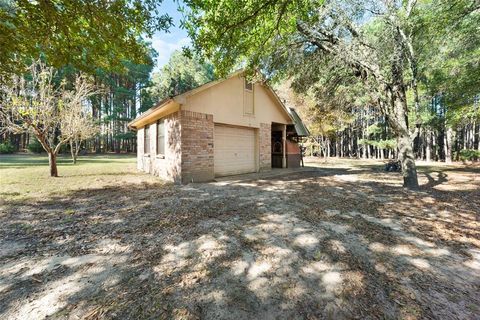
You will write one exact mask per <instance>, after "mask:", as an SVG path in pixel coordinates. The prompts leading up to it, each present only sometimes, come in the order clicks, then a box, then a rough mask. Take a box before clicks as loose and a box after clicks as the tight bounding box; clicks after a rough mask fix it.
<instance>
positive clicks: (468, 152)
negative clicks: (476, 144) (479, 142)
mask: <svg viewBox="0 0 480 320" xmlns="http://www.w3.org/2000/svg"><path fill="white" fill-rule="evenodd" d="M458 157H459V159H460V160H462V161H478V160H479V159H480V151H479V150H473V149H463V150H460V151H459V153H458Z"/></svg>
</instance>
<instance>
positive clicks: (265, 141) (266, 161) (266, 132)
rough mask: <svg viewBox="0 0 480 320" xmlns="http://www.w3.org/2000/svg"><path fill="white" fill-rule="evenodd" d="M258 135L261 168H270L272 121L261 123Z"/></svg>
mask: <svg viewBox="0 0 480 320" xmlns="http://www.w3.org/2000/svg"><path fill="white" fill-rule="evenodd" d="M258 137H259V144H260V170H262V171H264V170H270V169H271V168H272V125H271V124H270V123H261V124H260V130H259V134H258Z"/></svg>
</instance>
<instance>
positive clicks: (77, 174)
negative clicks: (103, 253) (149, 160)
mask: <svg viewBox="0 0 480 320" xmlns="http://www.w3.org/2000/svg"><path fill="white" fill-rule="evenodd" d="M57 161H58V163H57V164H58V172H59V177H58V178H51V177H50V175H49V173H50V171H49V166H48V158H47V155H46V154H42V155H0V181H1V183H0V196H1V197H2V198H3V199H16V200H21V199H28V198H36V199H41V198H43V197H48V196H62V195H65V194H68V193H69V192H72V191H75V190H81V189H97V188H104V187H108V186H116V185H123V184H138V183H158V182H159V181H160V180H159V179H156V178H154V177H151V176H149V175H145V174H142V173H140V172H138V171H137V170H136V157H135V156H134V155H93V156H81V157H79V160H78V161H77V164H75V165H73V164H72V161H71V158H70V157H69V156H59V157H58V160H57Z"/></svg>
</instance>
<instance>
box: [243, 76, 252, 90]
mask: <svg viewBox="0 0 480 320" xmlns="http://www.w3.org/2000/svg"><path fill="white" fill-rule="evenodd" d="M245 90H249V91H253V83H252V82H250V81H248V80H247V79H246V78H245Z"/></svg>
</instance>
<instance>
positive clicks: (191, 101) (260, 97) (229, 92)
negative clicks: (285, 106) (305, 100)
mask: <svg viewBox="0 0 480 320" xmlns="http://www.w3.org/2000/svg"><path fill="white" fill-rule="evenodd" d="M243 81H244V78H243V77H241V76H234V77H232V78H230V79H227V80H225V81H223V82H220V83H218V84H216V85H214V86H212V87H210V88H208V89H205V90H203V91H201V92H198V93H196V94H194V95H191V96H187V98H186V101H185V102H184V103H183V105H182V106H181V109H182V110H189V111H195V112H201V113H206V114H212V115H213V122H215V123H223V124H230V125H237V126H244V127H253V128H259V127H260V124H261V123H272V122H277V123H284V124H288V123H291V120H290V118H289V117H288V115H287V114H286V111H284V110H282V109H281V107H279V106H278V105H277V104H276V102H275V101H274V98H273V97H272V96H271V93H269V92H268V89H267V88H265V87H264V86H263V85H262V84H260V83H256V84H255V87H254V110H255V112H254V114H253V115H246V114H244V108H243V99H244V94H243V92H244V88H243Z"/></svg>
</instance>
